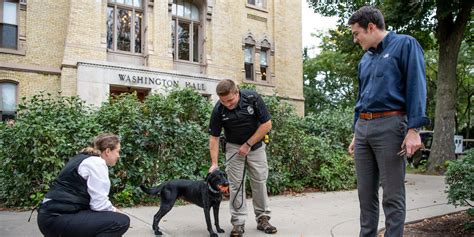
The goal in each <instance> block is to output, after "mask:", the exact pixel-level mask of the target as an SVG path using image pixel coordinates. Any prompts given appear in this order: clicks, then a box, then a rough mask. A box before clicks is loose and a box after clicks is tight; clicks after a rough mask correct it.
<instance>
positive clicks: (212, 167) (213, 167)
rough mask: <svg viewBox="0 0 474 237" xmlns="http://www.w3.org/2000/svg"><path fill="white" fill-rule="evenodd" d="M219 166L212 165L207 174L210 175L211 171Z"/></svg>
mask: <svg viewBox="0 0 474 237" xmlns="http://www.w3.org/2000/svg"><path fill="white" fill-rule="evenodd" d="M218 168H219V166H218V165H217V164H212V165H211V167H209V173H212V171H214V170H216V169H218Z"/></svg>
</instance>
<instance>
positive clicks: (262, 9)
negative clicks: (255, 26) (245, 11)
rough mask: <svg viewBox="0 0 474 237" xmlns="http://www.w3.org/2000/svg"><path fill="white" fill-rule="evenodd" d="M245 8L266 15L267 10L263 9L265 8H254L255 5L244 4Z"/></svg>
mask: <svg viewBox="0 0 474 237" xmlns="http://www.w3.org/2000/svg"><path fill="white" fill-rule="evenodd" d="M245 6H246V7H247V8H250V9H253V10H257V11H260V12H265V13H268V10H267V9H265V8H261V7H257V6H255V5H250V4H246V5H245Z"/></svg>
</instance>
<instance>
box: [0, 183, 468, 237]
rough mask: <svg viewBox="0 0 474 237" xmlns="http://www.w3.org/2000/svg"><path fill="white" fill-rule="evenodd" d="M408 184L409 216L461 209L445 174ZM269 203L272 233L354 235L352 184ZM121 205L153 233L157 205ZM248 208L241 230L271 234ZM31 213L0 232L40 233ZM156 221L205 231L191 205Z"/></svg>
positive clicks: (14, 217) (5, 223)
mask: <svg viewBox="0 0 474 237" xmlns="http://www.w3.org/2000/svg"><path fill="white" fill-rule="evenodd" d="M406 189H407V218H406V221H407V222H408V221H413V220H418V219H423V218H426V217H432V216H437V215H442V214H446V213H450V212H454V211H459V210H463V209H465V208H454V206H452V205H448V204H447V199H446V196H447V195H446V194H445V193H444V190H445V184H444V177H443V176H427V175H411V174H408V175H407V184H406ZM381 196H382V195H380V197H381ZM228 205H229V202H228V201H225V202H223V203H221V209H220V210H221V211H220V218H219V219H220V223H221V227H222V228H223V229H224V230H225V231H226V233H224V234H219V236H228V235H229V233H230V230H231V229H232V225H231V224H230V214H229V208H228ZM247 205H248V207H249V210H253V209H252V203H251V200H247ZM270 206H271V208H272V212H273V215H272V220H271V223H272V224H273V225H275V226H276V227H278V233H277V234H276V235H271V236H295V237H303V236H357V235H358V231H359V203H358V199H357V191H356V190H353V191H343V192H326V193H323V192H321V193H305V194H300V195H296V196H276V197H271V198H270ZM123 211H124V212H125V213H127V214H128V215H129V216H130V219H131V223H130V229H129V230H128V231H127V233H126V234H125V236H140V237H141V236H154V233H153V231H152V230H151V223H152V219H153V215H154V214H155V213H156V212H157V211H158V207H137V208H125V209H123ZM252 213H253V211H251V213H249V216H248V217H247V222H246V228H245V236H258V237H264V236H265V237H269V236H270V235H266V234H264V233H263V232H260V231H258V230H257V229H256V227H257V225H256V222H255V220H254V218H253V215H252ZM29 215H30V212H7V211H2V212H0V236H3V237H10V236H11V237H14V236H15V237H17V236H41V233H40V232H39V230H38V227H37V224H36V212H35V213H34V214H33V216H32V218H31V222H29V223H28V222H27V220H28V217H29ZM211 215H212V214H211ZM211 219H213V218H212V217H211ZM160 227H161V229H162V230H163V232H164V235H163V236H183V237H185V236H186V237H195V236H197V237H201V236H202V237H206V236H209V233H208V232H207V229H206V223H205V219H204V212H203V210H202V209H201V208H199V207H197V206H195V205H186V206H177V207H175V208H173V209H172V210H171V211H170V212H169V213H168V214H167V215H166V216H165V217H164V218H163V220H162V222H161V224H160ZM382 227H384V218H383V210H382V208H381V218H380V224H379V228H382ZM213 228H214V230H215V227H214V226H213Z"/></svg>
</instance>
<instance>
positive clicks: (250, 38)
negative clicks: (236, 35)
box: [242, 31, 257, 48]
mask: <svg viewBox="0 0 474 237" xmlns="http://www.w3.org/2000/svg"><path fill="white" fill-rule="evenodd" d="M256 44H257V41H255V36H254V35H253V34H252V32H250V31H248V32H247V33H246V34H245V35H244V37H243V38H242V48H245V45H254V46H257V45H256Z"/></svg>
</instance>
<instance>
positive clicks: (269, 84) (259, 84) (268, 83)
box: [242, 79, 275, 87]
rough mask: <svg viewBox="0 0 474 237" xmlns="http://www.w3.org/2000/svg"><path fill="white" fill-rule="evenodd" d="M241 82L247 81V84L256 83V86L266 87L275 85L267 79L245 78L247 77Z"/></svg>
mask: <svg viewBox="0 0 474 237" xmlns="http://www.w3.org/2000/svg"><path fill="white" fill-rule="evenodd" d="M242 82H243V83H247V84H254V85H258V86H267V87H275V85H274V84H273V83H271V82H269V81H261V80H260V81H251V80H247V79H244V80H243V81H242Z"/></svg>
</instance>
